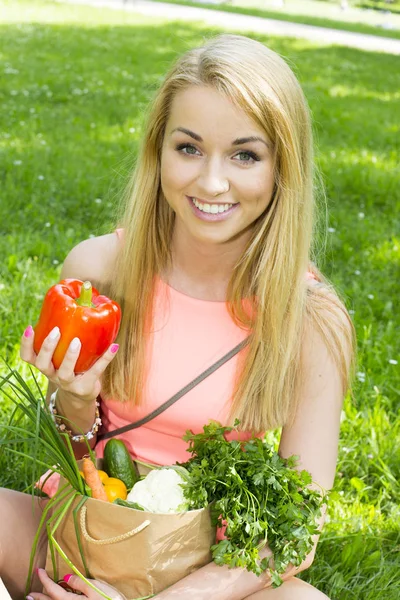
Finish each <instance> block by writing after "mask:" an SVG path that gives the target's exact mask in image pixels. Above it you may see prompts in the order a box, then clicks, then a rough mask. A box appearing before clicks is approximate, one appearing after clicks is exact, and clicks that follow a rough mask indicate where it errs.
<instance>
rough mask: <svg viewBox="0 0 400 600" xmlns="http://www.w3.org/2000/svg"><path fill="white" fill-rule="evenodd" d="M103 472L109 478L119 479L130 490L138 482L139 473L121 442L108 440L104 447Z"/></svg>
mask: <svg viewBox="0 0 400 600" xmlns="http://www.w3.org/2000/svg"><path fill="white" fill-rule="evenodd" d="M104 470H105V471H106V472H107V473H108V475H109V476H110V477H116V478H117V479H121V481H123V482H124V483H125V485H126V487H127V490H128V491H129V490H131V489H132V488H133V486H134V485H135V483H136V482H137V481H139V478H140V476H139V473H138V471H137V469H136V466H135V464H134V462H133V460H132V458H131V455H130V454H129V451H128V449H127V447H126V446H125V444H124V442H123V441H122V440H116V439H111V440H108V442H107V443H106V445H105V447H104Z"/></svg>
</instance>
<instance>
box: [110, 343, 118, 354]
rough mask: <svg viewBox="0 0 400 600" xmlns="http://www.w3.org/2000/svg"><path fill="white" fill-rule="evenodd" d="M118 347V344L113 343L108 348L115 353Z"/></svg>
mask: <svg viewBox="0 0 400 600" xmlns="http://www.w3.org/2000/svg"><path fill="white" fill-rule="evenodd" d="M118 348H119V344H113V345H112V346H111V348H110V350H111V352H112V353H113V354H115V353H116V351H117V350H118Z"/></svg>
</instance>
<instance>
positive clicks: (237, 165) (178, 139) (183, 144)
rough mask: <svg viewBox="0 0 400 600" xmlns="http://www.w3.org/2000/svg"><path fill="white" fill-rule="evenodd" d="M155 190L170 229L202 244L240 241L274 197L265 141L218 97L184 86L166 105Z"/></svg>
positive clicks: (261, 132) (244, 117)
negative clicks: (167, 209) (169, 215)
mask: <svg viewBox="0 0 400 600" xmlns="http://www.w3.org/2000/svg"><path fill="white" fill-rule="evenodd" d="M249 138H253V139H251V140H250V139H249ZM254 138H257V139H254ZM161 186H162V190H163V193H164V195H165V198H166V200H167V202H168V203H169V205H170V206H171V208H172V209H173V210H174V212H175V213H176V221H175V226H176V229H178V230H182V228H184V230H185V233H186V235H187V234H189V236H190V237H193V238H195V239H196V240H199V241H202V242H204V243H207V242H208V243H223V242H228V241H229V240H233V239H238V238H242V239H243V238H244V237H245V238H246V239H247V238H248V237H249V236H250V233H251V229H252V225H253V224H254V222H255V221H256V219H257V218H258V217H259V216H260V215H261V214H262V213H263V212H264V211H265V209H266V208H267V206H268V205H269V203H270V201H271V197H272V193H273V189H274V175H273V161H272V146H271V143H270V140H269V139H268V138H267V136H266V134H265V132H264V130H263V129H261V128H260V127H259V126H258V125H257V124H256V123H255V122H253V121H252V119H250V117H248V116H247V115H246V114H245V113H244V112H243V111H241V110H239V109H238V108H236V107H235V106H234V105H233V103H232V102H231V101H230V100H228V99H227V98H225V97H224V96H223V95H222V94H219V93H218V92H217V91H215V90H214V89H212V88H209V87H206V86H204V87H197V86H191V87H189V88H187V89H186V90H184V91H182V92H180V93H179V94H177V95H176V96H175V98H174V101H173V104H172V109H171V114H170V117H169V119H168V122H167V125H166V130H165V137H164V141H163V146H162V155H161Z"/></svg>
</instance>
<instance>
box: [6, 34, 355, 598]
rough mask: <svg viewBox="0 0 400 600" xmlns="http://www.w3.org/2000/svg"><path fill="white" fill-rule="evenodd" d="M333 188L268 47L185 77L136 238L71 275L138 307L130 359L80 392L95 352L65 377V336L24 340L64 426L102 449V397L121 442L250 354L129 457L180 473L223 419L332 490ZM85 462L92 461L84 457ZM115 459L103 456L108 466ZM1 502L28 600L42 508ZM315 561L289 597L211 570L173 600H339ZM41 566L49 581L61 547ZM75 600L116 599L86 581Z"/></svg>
mask: <svg viewBox="0 0 400 600" xmlns="http://www.w3.org/2000/svg"><path fill="white" fill-rule="evenodd" d="M316 181H317V178H316V169H315V165H314V161H313V142H312V126H311V122H310V114H309V109H308V106H307V103H306V100H305V98H304V94H303V92H302V90H301V87H300V85H299V83H298V81H297V79H296V78H295V76H294V74H293V72H292V71H291V70H290V68H289V67H288V65H287V64H286V63H285V61H284V60H283V59H282V58H280V57H279V56H278V55H277V54H276V53H275V52H273V51H271V50H269V49H268V48H266V47H265V46H264V45H263V44H261V43H259V42H257V41H254V40H252V39H249V38H246V37H243V36H238V35H220V36H218V37H216V38H213V39H211V40H209V41H208V42H207V43H206V44H205V45H204V46H202V47H200V48H195V49H193V50H190V51H188V52H187V53H185V54H184V55H183V56H182V57H181V58H180V59H179V60H177V62H176V64H175V65H174V66H173V67H172V69H171V70H170V72H169V73H168V74H167V76H166V78H165V80H164V83H163V84H162V85H161V88H160V90H159V91H158V93H157V95H156V97H155V99H154V101H153V103H152V105H151V107H150V112H149V115H148V122H147V127H146V129H145V132H144V136H143V141H142V146H141V150H140V153H139V157H138V161H137V164H136V167H135V171H134V173H133V176H132V179H131V183H130V184H129V186H128V189H127V193H126V201H125V202H124V207H123V210H122V214H121V216H120V219H119V221H118V222H119V224H120V225H121V227H119V228H118V230H117V231H116V232H113V233H111V234H109V235H104V236H101V237H97V238H93V239H88V240H85V241H83V242H81V243H80V244H78V245H77V246H76V247H75V248H73V249H72V250H71V252H70V253H69V254H68V256H67V258H66V260H65V262H64V265H63V268H62V272H61V278H62V279H64V278H78V279H81V280H86V279H89V280H90V281H91V282H92V283H93V285H95V286H96V287H97V288H98V289H100V290H101V292H102V293H104V294H107V295H109V296H110V297H112V298H113V299H115V300H117V301H118V302H119V303H120V304H121V308H122V314H123V321H122V325H121V329H120V333H119V335H118V340H117V341H118V344H119V350H118V352H116V349H117V347H116V346H115V345H113V346H112V347H111V348H110V349H109V350H108V351H107V352H106V353H105V354H104V356H103V357H102V358H100V359H99V360H98V361H97V363H96V364H95V365H94V366H93V367H92V368H91V369H90V370H89V371H87V372H86V373H84V374H81V375H77V376H75V375H74V372H73V369H74V365H75V363H76V360H77V358H78V355H79V347H80V342H79V340H78V339H77V341H76V346H75V347H73V346H72V345H71V347H70V349H69V351H68V353H67V354H66V356H65V359H64V361H63V363H62V365H61V366H60V368H59V369H58V371H55V370H54V367H53V365H52V362H51V358H52V355H53V352H54V350H55V348H56V346H57V343H58V340H59V337H60V332H59V331H57V329H56V330H55V331H53V332H52V334H51V335H49V337H48V338H47V339H46V340H45V342H44V343H43V346H42V348H41V350H40V352H39V353H38V354H37V355H36V354H35V353H34V351H33V337H34V335H33V331H32V328H31V327H28V329H27V330H26V331H25V333H24V335H23V336H22V342H21V357H22V359H23V360H25V361H27V362H29V363H30V364H32V365H35V366H36V367H37V368H38V369H39V370H40V371H41V372H42V373H44V374H45V375H46V377H47V378H48V379H49V389H48V398H50V395H51V394H52V393H53V392H54V391H55V390H58V392H57V395H56V400H55V402H56V407H57V409H58V412H59V414H60V415H63V416H64V417H66V418H68V419H70V420H72V421H73V422H74V423H76V426H77V427H78V428H80V429H81V430H84V431H89V430H90V429H91V428H92V425H93V422H94V418H95V400H96V398H97V397H98V396H100V397H101V403H102V415H103V427H104V429H105V430H111V429H115V428H117V427H120V426H122V425H125V424H127V423H131V422H132V421H135V420H137V419H139V418H140V417H142V416H144V415H146V414H148V413H149V412H151V410H153V408H155V407H157V406H159V405H160V404H161V403H162V402H164V401H165V400H167V399H168V398H169V397H171V396H172V395H173V394H174V393H175V392H176V391H178V390H180V389H181V388H182V387H183V386H184V385H185V384H186V383H188V382H189V381H191V380H192V379H194V377H195V376H196V375H198V374H199V373H201V372H202V371H204V370H205V369H206V368H207V366H209V365H211V364H213V363H214V362H216V360H217V359H218V358H220V357H222V356H223V355H224V354H226V353H227V352H228V351H229V350H230V349H232V348H234V347H235V346H236V345H237V344H238V343H239V342H240V341H242V340H244V339H245V338H247V337H248V336H250V337H249V343H248V345H247V346H246V347H244V348H243V349H242V350H241V351H240V352H239V354H237V355H236V356H235V357H234V358H233V359H231V360H230V361H229V362H227V363H226V364H225V365H224V366H223V367H221V368H220V369H218V370H217V371H215V373H213V374H212V375H211V376H209V377H208V378H207V379H205V380H204V381H202V383H201V384H199V385H198V386H197V387H195V388H194V389H192V390H191V391H190V392H189V393H187V394H186V395H185V396H183V397H182V398H181V399H180V400H179V401H178V402H177V403H176V404H174V405H173V406H172V407H170V408H169V409H168V410H166V411H165V412H164V413H162V414H161V415H160V416H159V417H157V418H155V419H154V420H152V421H150V422H149V423H148V424H146V426H143V427H141V428H139V429H136V430H134V431H133V432H129V433H126V434H125V435H124V436H122V437H123V439H124V441H125V442H126V444H127V445H128V447H129V448H130V450H131V452H132V456H133V457H135V458H138V459H140V460H143V461H145V462H148V463H154V464H171V463H174V462H175V461H181V460H182V459H183V460H186V459H187V456H188V455H187V453H186V452H185V449H186V445H185V443H184V442H183V441H182V439H181V438H182V435H183V434H184V432H185V430H186V429H192V430H193V431H195V432H198V431H200V430H201V429H202V427H203V425H204V424H205V423H207V422H208V421H209V420H210V419H216V420H219V421H221V422H222V423H224V424H230V423H232V422H233V419H234V418H235V417H236V418H238V419H239V420H240V423H241V429H242V430H243V436H246V435H250V434H251V433H256V434H262V433H263V432H266V431H268V430H270V429H272V428H277V427H282V435H281V440H280V449H279V452H280V454H281V455H282V456H285V457H286V456H289V455H292V454H296V455H299V456H300V465H299V466H300V468H305V469H307V470H309V471H310V472H311V474H312V476H313V480H314V482H315V485H316V486H322V488H325V489H329V488H330V487H331V486H332V484H333V481H334V476H335V465H336V459H337V448H338V437H339V425H340V413H341V407H342V400H343V397H344V394H345V392H346V390H347V387H348V383H349V373H350V369H351V364H352V359H353V347H354V341H353V340H354V335H353V327H352V324H351V321H350V319H349V317H348V314H347V312H346V310H345V308H344V306H343V304H342V303H341V301H340V300H339V299H338V296H337V294H336V293H335V291H334V290H333V289H332V286H331V285H329V284H328V283H327V281H326V280H325V279H324V278H323V276H322V275H321V273H320V272H319V271H318V270H317V268H316V267H315V266H314V265H313V264H312V263H311V262H310V254H311V242H312V233H313V213H314V204H315V194H316V192H315V189H316ZM93 445H95V440H94V442H93ZM75 448H76V453H77V456H81V455H82V454H83V453H84V447H83V444H76V445H75ZM102 449H103V442H101V443H99V444H98V445H97V448H96V450H97V452H98V455H99V456H101V454H102ZM1 502H2V507H1V514H2V515H5V514H7V519H5V521H6V525H5V527H3V528H2V532H1V536H2V540H1V544H2V547H3V548H6V549H7V552H4V551H3V552H2V553H1V554H0V557H1V565H0V567H1V575H2V576H3V579H4V581H5V583H6V585H8V587H9V589H10V593H12V597H13V598H17V597H22V589H23V584H24V582H25V578H26V573H27V564H28V556H29V552H30V547H31V542H32V538H33V534H34V532H35V530H36V526H37V522H38V519H39V516H40V511H37V512H36V513H35V514H32V511H31V499H30V496H25V495H24V494H20V493H17V492H12V491H4V492H3V494H2V496H1ZM322 522H323V519H321V527H322ZM15 540H18V544H17V543H16V542H15ZM316 544H317V539H315V546H316ZM315 546H314V549H313V551H312V552H311V553H310V555H309V556H308V557H307V559H306V560H305V561H304V563H303V564H302V565H301V566H300V567H299V568H297V569H296V568H289V569H288V571H287V572H286V574H285V575H284V577H283V579H284V583H283V585H282V586H281V587H280V588H278V589H272V588H271V581H270V578H269V577H268V576H267V574H265V575H264V576H261V577H259V578H257V577H256V576H255V575H254V574H252V573H248V572H247V571H244V570H242V569H231V570H229V569H228V568H225V567H220V566H216V565H215V564H214V563H210V564H208V565H206V566H205V567H203V568H201V569H199V570H198V571H196V572H194V573H192V574H191V575H190V576H188V577H186V578H184V579H183V580H181V581H180V582H178V583H177V584H175V585H173V586H172V587H170V588H168V589H167V590H165V591H164V592H162V593H160V594H158V595H157V596H156V597H157V599H159V600H184V599H185V600H187V599H188V598H190V599H191V600H205V599H208V598H213V600H228V599H229V600H242V599H244V598H246V599H247V600H287V599H290V600H302V599H307V600H313V599H315V600H318V599H322V598H327V597H326V596H325V595H324V594H323V593H321V592H320V591H318V590H317V589H315V588H314V587H312V586H310V585H309V584H307V583H304V582H303V581H301V580H299V579H298V578H296V577H295V576H296V575H297V574H298V573H299V572H301V571H303V570H304V569H307V568H308V567H309V566H310V565H311V563H312V561H313V558H314V554H315ZM17 548H18V549H17ZM17 553H18V554H17ZM267 553H268V549H265V554H267ZM16 556H18V560H15V559H16ZM39 561H40V565H41V566H44V563H45V547H43V548H42V552H41V554H40V557H39ZM39 578H40V580H41V583H42V584H45V587H46V591H47V593H46V594H41V593H38V592H34V591H33V592H32V593H31V594H30V596H31V598H35V599H48V598H52V599H54V600H58V599H60V600H61V599H64V598H65V599H67V598H68V599H69V598H71V594H70V593H68V595H67V592H65V591H64V590H63V589H62V588H61V587H60V586H58V585H57V584H56V583H53V582H52V581H51V580H50V579H49V578H48V577H47V575H46V573H45V572H44V571H42V570H41V571H39ZM69 584H70V585H71V586H72V587H73V588H74V589H75V590H80V591H81V592H83V593H84V595H85V596H86V597H88V598H91V599H93V600H94V599H97V598H99V596H98V595H96V594H95V593H93V592H92V591H90V590H89V589H88V588H86V586H85V584H82V582H80V580H79V579H78V578H77V577H72V578H70V580H69ZM35 585H37V587H36V589H40V583H39V582H38V581H36V584H35ZM72 597H73V596H72Z"/></svg>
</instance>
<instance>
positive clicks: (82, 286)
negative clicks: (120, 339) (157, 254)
mask: <svg viewBox="0 0 400 600" xmlns="http://www.w3.org/2000/svg"><path fill="white" fill-rule="evenodd" d="M120 323H121V309H120V307H119V305H118V304H117V303H116V302H114V301H112V300H110V299H109V298H107V297H106V296H101V295H100V294H99V292H98V291H97V290H96V289H95V288H93V287H92V284H91V283H90V281H85V282H82V281H80V280H79V279H63V280H62V281H60V283H57V284H56V285H53V286H52V287H51V288H50V289H49V290H48V292H47V294H46V296H45V299H44V302H43V306H42V310H41V313H40V317H39V321H38V322H37V324H36V325H35V327H34V331H35V337H34V342H33V348H34V350H35V352H36V353H38V352H39V350H40V348H41V346H42V344H43V342H44V340H45V338H46V337H47V335H48V334H49V333H50V331H51V330H52V329H53V328H54V327H56V326H58V327H59V328H60V332H61V337H60V340H59V342H58V344H57V347H56V349H55V351H54V354H53V359H52V361H53V365H54V368H55V369H58V368H59V367H60V365H61V363H62V361H63V358H64V356H65V353H66V351H67V349H68V347H69V345H70V343H71V342H72V340H73V339H74V338H75V337H78V338H79V339H80V341H81V344H82V346H81V350H80V354H79V357H78V360H77V362H76V365H75V369H74V372H75V373H83V372H84V371H87V370H88V369H90V367H91V366H92V365H93V364H94V363H95V362H96V360H97V359H98V358H100V356H102V355H103V354H104V352H105V351H106V350H107V349H108V347H109V346H110V344H112V343H113V342H114V340H115V339H116V337H117V335H118V330H119V326H120Z"/></svg>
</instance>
